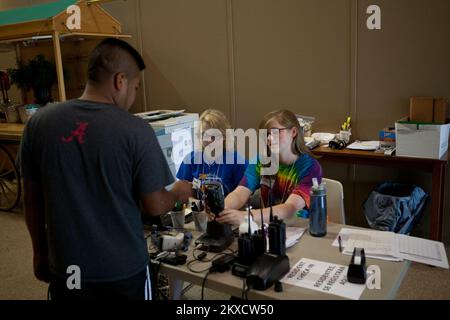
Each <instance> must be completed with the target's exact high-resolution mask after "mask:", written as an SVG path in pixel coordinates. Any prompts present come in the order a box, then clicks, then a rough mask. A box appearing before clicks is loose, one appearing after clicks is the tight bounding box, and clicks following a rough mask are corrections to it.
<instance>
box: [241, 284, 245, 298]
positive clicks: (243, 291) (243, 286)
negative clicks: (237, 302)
mask: <svg viewBox="0 0 450 320" xmlns="http://www.w3.org/2000/svg"><path fill="white" fill-rule="evenodd" d="M245 280H246V279H242V293H241V299H244V297H245Z"/></svg>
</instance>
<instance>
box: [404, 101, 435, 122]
mask: <svg viewBox="0 0 450 320" xmlns="http://www.w3.org/2000/svg"><path fill="white" fill-rule="evenodd" d="M433 110H434V98H431V97H412V98H411V102H410V115H409V118H410V120H411V121H412V122H426V123H432V122H433V116H434V114H433Z"/></svg>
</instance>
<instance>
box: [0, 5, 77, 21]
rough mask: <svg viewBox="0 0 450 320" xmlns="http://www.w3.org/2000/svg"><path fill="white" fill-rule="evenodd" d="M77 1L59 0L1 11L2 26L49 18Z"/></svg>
mask: <svg viewBox="0 0 450 320" xmlns="http://www.w3.org/2000/svg"><path fill="white" fill-rule="evenodd" d="M77 2H78V0H59V1H54V2H50V3H44V4H38V5H34V6H29V7H25V8H17V9H11V10H5V11H0V26H4V25H8V24H18V23H24V22H29V21H36V20H45V19H49V18H52V17H54V16H56V15H57V14H59V13H61V12H63V11H66V9H67V7H69V6H71V5H73V4H75V3H77Z"/></svg>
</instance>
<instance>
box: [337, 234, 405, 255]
mask: <svg viewBox="0 0 450 320" xmlns="http://www.w3.org/2000/svg"><path fill="white" fill-rule="evenodd" d="M355 248H364V252H365V254H366V255H373V256H382V257H387V258H395V257H398V246H397V243H396V239H395V234H394V233H391V232H381V231H366V232H365V233H352V234H351V235H350V236H349V237H348V239H347V244H346V246H345V249H344V253H345V254H350V255H352V254H353V250H354V249H355Z"/></svg>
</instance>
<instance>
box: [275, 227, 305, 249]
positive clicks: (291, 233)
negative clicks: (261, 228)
mask: <svg viewBox="0 0 450 320" xmlns="http://www.w3.org/2000/svg"><path fill="white" fill-rule="evenodd" d="M305 230H306V229H305V228H298V227H287V228H286V249H287V248H290V247H292V246H294V245H295V244H296V243H298V242H299V240H300V238H301V237H302V236H303V234H304V233H305ZM266 240H267V241H266V244H267V250H269V238H268V237H267V238H266Z"/></svg>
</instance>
